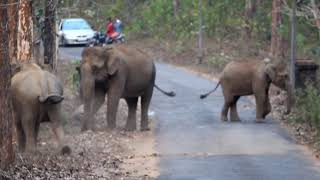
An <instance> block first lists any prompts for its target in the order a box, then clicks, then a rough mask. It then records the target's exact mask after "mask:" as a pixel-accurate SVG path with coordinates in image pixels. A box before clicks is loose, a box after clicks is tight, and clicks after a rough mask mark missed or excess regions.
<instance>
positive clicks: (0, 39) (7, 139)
mask: <svg viewBox="0 0 320 180" xmlns="http://www.w3.org/2000/svg"><path fill="white" fill-rule="evenodd" d="M1 4H8V1H7V0H2V1H1ZM7 9H8V8H1V7H0V27H2V28H0V87H1V88H0V169H6V168H7V167H8V165H9V164H10V163H11V162H12V161H13V160H14V153H13V147H12V109H11V102H10V99H9V98H10V92H9V87H10V79H11V77H10V76H11V71H10V63H9V53H10V50H9V40H8V39H9V37H8V36H9V29H8V27H9V26H7V24H8V21H9V20H8V14H7V13H8V12H7Z"/></svg>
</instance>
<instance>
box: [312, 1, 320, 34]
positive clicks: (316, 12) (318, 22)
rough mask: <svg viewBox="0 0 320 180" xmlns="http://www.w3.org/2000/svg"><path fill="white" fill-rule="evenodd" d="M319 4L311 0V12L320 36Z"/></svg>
mask: <svg viewBox="0 0 320 180" xmlns="http://www.w3.org/2000/svg"><path fill="white" fill-rule="evenodd" d="M319 6H320V4H317V3H316V1H315V0H311V7H312V14H313V16H314V20H315V24H316V26H317V28H318V29H319V36H320V7H319Z"/></svg>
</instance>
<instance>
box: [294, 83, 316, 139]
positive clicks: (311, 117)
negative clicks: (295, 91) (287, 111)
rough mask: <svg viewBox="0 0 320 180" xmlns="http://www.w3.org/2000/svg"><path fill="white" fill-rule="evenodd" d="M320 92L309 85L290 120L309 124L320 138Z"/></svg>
mask: <svg viewBox="0 0 320 180" xmlns="http://www.w3.org/2000/svg"><path fill="white" fill-rule="evenodd" d="M318 94H319V93H318V90H317V88H315V87H314V86H312V85H308V86H307V88H306V91H305V93H300V96H299V97H298V98H297V101H296V107H295V108H294V111H293V112H292V114H291V117H290V120H291V121H292V122H295V123H302V124H307V125H308V126H310V127H311V128H312V129H315V130H316V131H317V136H318V137H319V136H320V97H319V95H318Z"/></svg>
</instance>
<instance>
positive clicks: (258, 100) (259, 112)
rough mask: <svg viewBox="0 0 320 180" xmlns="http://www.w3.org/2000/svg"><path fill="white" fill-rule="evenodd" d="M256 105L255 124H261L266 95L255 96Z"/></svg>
mask: <svg viewBox="0 0 320 180" xmlns="http://www.w3.org/2000/svg"><path fill="white" fill-rule="evenodd" d="M255 97H256V105H257V108H256V109H257V110H256V111H257V112H256V122H257V123H261V122H263V119H264V118H263V115H264V105H265V101H266V95H265V94H263V95H261V94H256V95H255Z"/></svg>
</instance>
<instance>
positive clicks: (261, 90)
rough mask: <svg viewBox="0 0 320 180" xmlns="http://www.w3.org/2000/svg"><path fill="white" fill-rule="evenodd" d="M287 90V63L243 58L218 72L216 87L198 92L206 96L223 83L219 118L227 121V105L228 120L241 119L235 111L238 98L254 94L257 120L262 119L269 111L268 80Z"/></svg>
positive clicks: (203, 96) (202, 97)
mask: <svg viewBox="0 0 320 180" xmlns="http://www.w3.org/2000/svg"><path fill="white" fill-rule="evenodd" d="M271 83H272V84H274V85H276V86H277V87H279V88H281V89H283V90H288V88H289V76H288V70H287V68H286V64H285V63H283V62H282V61H279V60H277V61H275V62H273V61H271V60H270V59H268V58H266V59H265V60H263V61H262V60H243V61H232V62H230V63H228V64H227V65H226V66H225V68H224V70H223V71H222V73H221V76H220V79H219V82H218V84H217V85H216V87H215V88H214V89H213V90H211V91H210V92H208V93H206V94H203V95H201V96H200V98H201V99H204V98H206V97H207V96H208V95H209V94H211V93H212V92H214V91H215V90H216V89H217V88H218V86H219V85H221V87H222V92H223V96H224V105H223V108H222V111H221V120H222V121H228V117H227V115H228V111H229V108H230V119H231V121H240V118H239V115H238V112H237V101H238V99H239V98H240V97H241V96H246V95H254V96H255V100H256V122H258V123H259V122H263V120H264V119H265V117H266V116H267V115H268V114H269V113H270V112H271V104H270V100H269V95H268V92H269V87H270V84H271Z"/></svg>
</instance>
